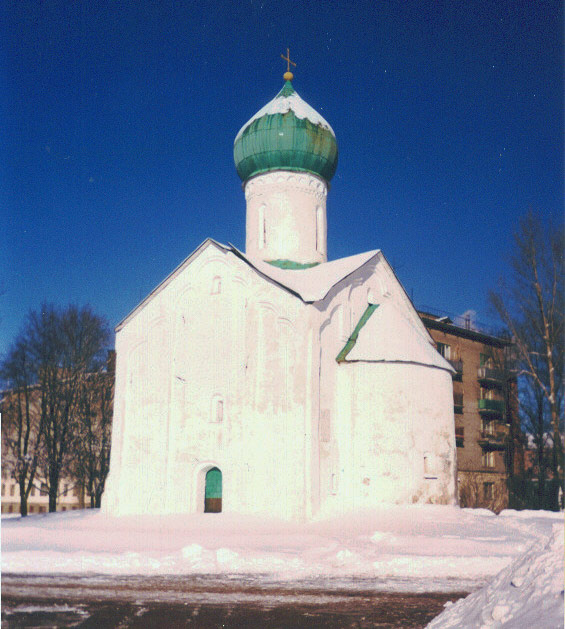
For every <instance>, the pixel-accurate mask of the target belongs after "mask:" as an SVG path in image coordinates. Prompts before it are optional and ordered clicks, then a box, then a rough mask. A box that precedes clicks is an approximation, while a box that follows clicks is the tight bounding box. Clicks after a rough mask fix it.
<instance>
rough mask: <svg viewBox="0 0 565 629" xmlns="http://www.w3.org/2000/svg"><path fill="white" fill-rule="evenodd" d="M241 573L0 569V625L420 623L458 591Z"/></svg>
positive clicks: (126, 628)
mask: <svg viewBox="0 0 565 629" xmlns="http://www.w3.org/2000/svg"><path fill="white" fill-rule="evenodd" d="M358 585H359V588H356V587H355V584H354V583H353V582H351V583H349V584H343V583H338V584H332V583H324V584H323V587H320V583H316V582H309V583H306V582H303V583H299V584H289V583H284V584H281V583H276V582H270V583H269V582H267V583H265V582H262V581H261V580H257V579H253V578H245V577H241V578H240V577H232V578H227V579H226V578H221V579H219V578H216V577H212V576H205V575H203V576H200V577H194V576H190V577H182V576H175V577H101V576H88V577H85V576H80V577H68V576H64V577H63V576H34V575H2V628H3V629H4V628H9V629H12V628H13V629H16V628H19V627H26V628H31V627H42V628H46V627H57V628H65V627H80V628H87V627H90V628H96V629H109V628H118V627H119V628H120V629H130V628H131V629H137V628H145V627H147V628H159V629H160V628H165V629H174V628H177V627H191V628H195V629H196V628H200V629H216V628H223V629H258V628H263V627H265V628H280V629H287V628H292V629H294V628H296V629H301V628H303V627H304V628H306V627H316V628H324V629H329V628H336V629H337V628H339V629H347V628H349V627H351V628H356V629H361V628H363V629H365V628H369V627H379V628H385V627H394V628H396V629H412V628H414V629H415V628H416V627H424V626H425V625H426V624H427V623H428V622H429V621H430V620H431V619H432V618H434V617H435V616H437V614H439V613H440V612H441V611H442V610H443V608H444V604H445V603H446V602H447V601H455V600H457V599H459V598H461V597H462V596H466V594H467V593H466V592H450V593H417V594H412V593H408V592H383V591H377V590H376V589H375V588H374V587H371V588H370V589H367V588H365V589H363V585H365V584H364V583H363V582H360V583H359V584H358Z"/></svg>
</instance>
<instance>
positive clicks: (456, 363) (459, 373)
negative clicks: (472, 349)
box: [447, 360, 463, 382]
mask: <svg viewBox="0 0 565 629" xmlns="http://www.w3.org/2000/svg"><path fill="white" fill-rule="evenodd" d="M447 362H448V363H449V364H450V365H451V366H452V367H453V369H455V373H454V374H452V375H453V379H454V380H457V382H461V380H462V378H463V361H462V360H448V361H447Z"/></svg>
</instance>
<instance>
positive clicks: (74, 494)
mask: <svg viewBox="0 0 565 629" xmlns="http://www.w3.org/2000/svg"><path fill="white" fill-rule="evenodd" d="M73 496H74V497H75V498H78V487H76V486H75V487H74V489H73Z"/></svg>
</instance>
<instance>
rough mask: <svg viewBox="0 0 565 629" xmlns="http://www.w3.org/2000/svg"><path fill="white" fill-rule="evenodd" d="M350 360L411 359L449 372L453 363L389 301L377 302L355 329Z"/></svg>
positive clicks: (395, 360) (405, 360) (398, 360)
mask: <svg viewBox="0 0 565 629" xmlns="http://www.w3.org/2000/svg"><path fill="white" fill-rule="evenodd" d="M346 360H347V361H348V362H351V361H358V360H359V361H366V360H369V361H378V362H381V361H382V362H407V361H408V362H414V363H417V364H421V365H429V366H430V367H438V368H440V369H445V370H447V371H450V372H453V371H454V369H453V367H452V366H451V365H450V364H449V363H448V362H447V361H446V360H445V358H443V357H442V356H441V355H440V354H439V353H438V352H437V351H436V349H435V347H434V346H433V345H432V342H431V339H430V338H429V337H428V335H427V334H426V332H425V330H423V329H421V328H420V326H418V327H416V325H414V323H413V322H412V321H410V320H409V319H408V318H407V317H406V315H405V314H404V313H403V312H400V311H399V309H398V308H396V307H395V305H394V304H393V303H390V302H385V303H383V304H381V305H380V306H379V308H377V309H376V310H375V312H374V313H373V315H372V316H371V317H370V319H368V321H367V323H366V324H365V326H363V327H362V328H361V330H360V331H359V338H358V340H357V343H356V344H355V346H354V347H353V349H352V350H351V351H350V352H349V354H348V355H347V359H346Z"/></svg>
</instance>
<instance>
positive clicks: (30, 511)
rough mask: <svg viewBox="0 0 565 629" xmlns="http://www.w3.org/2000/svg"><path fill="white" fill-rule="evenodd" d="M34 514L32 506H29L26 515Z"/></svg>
mask: <svg viewBox="0 0 565 629" xmlns="http://www.w3.org/2000/svg"><path fill="white" fill-rule="evenodd" d="M34 512H35V507H34V506H33V505H30V506H29V508H28V513H34Z"/></svg>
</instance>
